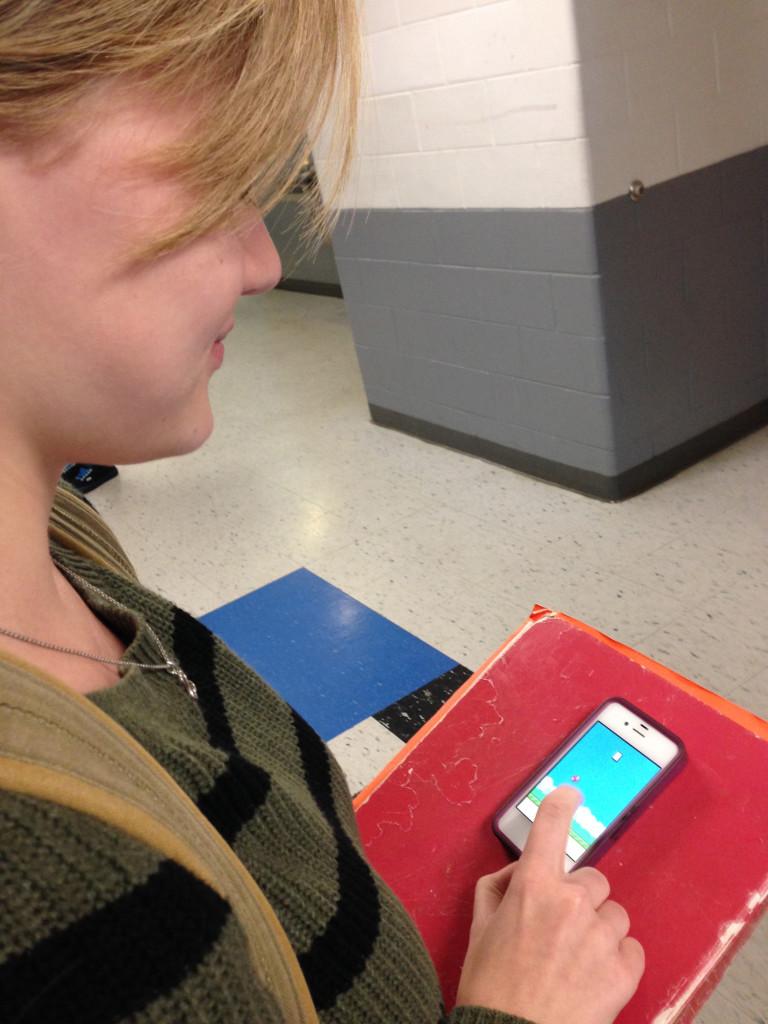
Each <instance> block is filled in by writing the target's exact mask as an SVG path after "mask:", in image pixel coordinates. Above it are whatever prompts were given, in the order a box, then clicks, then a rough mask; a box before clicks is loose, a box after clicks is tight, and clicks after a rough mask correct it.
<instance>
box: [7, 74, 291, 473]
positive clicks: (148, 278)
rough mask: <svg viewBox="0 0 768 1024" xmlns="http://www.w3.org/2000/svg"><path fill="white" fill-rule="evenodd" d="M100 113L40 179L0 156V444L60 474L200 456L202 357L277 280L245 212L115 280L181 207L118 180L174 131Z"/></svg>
mask: <svg viewBox="0 0 768 1024" xmlns="http://www.w3.org/2000/svg"><path fill="white" fill-rule="evenodd" d="M101 99H103V100H104V101H105V102H106V103H107V104H110V105H109V106H107V107H105V108H103V109H105V110H107V111H108V116H107V117H105V118H104V119H103V120H102V121H100V122H95V123H93V124H89V127H88V131H87V133H86V135H85V137H84V140H83V142H82V144H81V145H80V146H79V147H77V148H76V149H75V150H74V151H73V152H72V153H71V154H69V155H67V156H65V157H64V158H62V160H61V161H60V162H58V163H56V164H54V165H52V166H49V167H47V168H45V169H43V170H41V169H40V168H39V167H37V166H36V165H33V164H32V163H30V161H29V160H28V159H27V158H25V157H24V156H23V155H22V154H21V153H20V152H19V151H17V150H13V149H11V148H9V147H5V148H3V149H0V311H1V312H2V319H1V320H0V375H1V379H2V390H1V391H0V437H2V436H3V434H5V435H6V436H8V434H9V432H10V434H11V435H13V434H14V432H15V433H16V434H18V432H19V431H22V432H24V433H25V434H26V435H27V436H28V437H30V438H31V439H32V440H33V442H34V443H35V444H36V445H38V446H39V447H41V448H42V450H44V451H45V452H46V454H47V455H48V456H49V457H51V458H53V457H55V458H56V459H58V460H59V461H60V462H61V463H63V462H88V463H97V464H104V465H111V464H118V463H123V464H128V463H133V462H143V461H147V460H150V459H155V458H162V457H165V456H172V455H181V454H184V453H186V452H190V451H193V450H195V449H196V448H198V447H199V446H200V445H201V444H203V443H204V442H205V440H206V439H207V438H208V437H209V435H210V433H211V430H212V427H213V419H212V413H211V408H210V404H209V401H208V383H209V381H210V379H211V376H212V374H213V372H214V371H215V369H216V366H217V363H216V357H215V354H214V351H213V343H214V341H215V340H216V339H218V338H221V337H222V336H223V335H224V334H225V333H226V332H227V331H228V330H229V329H230V328H231V326H232V322H233V315H234V307H235V304H236V302H237V300H238V298H239V297H240V296H241V295H243V294H255V293H259V292H265V291H268V290H269V289H271V288H273V287H274V286H275V285H276V284H277V282H278V281H279V278H280V273H281V267H280V260H279V257H278V255H277V253H276V251H275V248H274V246H273V245H272V242H271V239H270V237H269V235H268V233H267V230H266V228H265V227H264V224H263V222H262V221H261V219H260V217H258V216H257V215H255V214H254V213H253V212H250V213H249V212H247V211H245V210H244V212H243V218H242V221H241V222H240V224H239V225H238V227H237V230H230V231H229V232H227V233H225V232H223V231H218V232H213V233H211V234H209V235H206V236H205V237H203V238H201V239H199V240H197V241H195V242H193V243H191V244H189V245H187V246H186V247H184V248H182V249H180V250H179V251H177V252H174V253H172V254H170V255H168V256H165V257H161V258H160V259H159V260H157V261H155V262H153V263H151V264H148V265H146V266H144V267H142V268H140V269H136V268H133V269H127V266H128V265H127V264H126V262H125V255H126V253H127V252H129V251H130V249H131V248H132V247H135V246H136V245H137V243H138V244H141V243H142V242H145V241H146V240H147V239H148V237H153V236H154V235H155V234H156V232H157V231H158V229H163V228H166V227H168V226H171V225H172V224H173V223H176V220H177V218H178V216H179V214H180V213H181V212H183V211H184V209H185V208H187V207H188V205H189V199H188V197H185V196H184V195H183V193H182V189H181V187H180V185H179V183H177V182H170V181H162V180H159V179H157V178H156V179H155V180H152V178H150V177H149V176H148V175H146V174H142V176H141V177H138V178H137V177H136V175H135V174H133V175H131V174H128V173H126V168H127V166H128V163H127V162H128V161H129V160H133V159H134V158H135V157H136V156H137V155H139V154H140V153H141V152H145V151H151V149H152V148H153V147H154V146H155V145H156V144H158V143H162V142H167V141H172V140H173V139H174V138H176V137H177V136H178V133H179V128H180V119H179V117H178V115H177V116H176V117H174V116H172V115H171V113H169V112H163V111H162V110H159V109H153V108H152V107H151V106H150V105H149V104H147V103H146V102H144V103H141V102H140V101H138V100H131V101H129V102H127V103H123V102H121V103H120V105H118V103H117V102H116V101H115V100H114V98H113V99H112V100H110V97H109V96H108V95H107V94H105V95H104V96H103V97H101V98H100V102H101ZM99 109H102V108H101V107H100V108H99ZM121 261H122V262H121ZM225 369H226V367H225Z"/></svg>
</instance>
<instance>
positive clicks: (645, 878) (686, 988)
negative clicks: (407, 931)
mask: <svg viewBox="0 0 768 1024" xmlns="http://www.w3.org/2000/svg"><path fill="white" fill-rule="evenodd" d="M614 696H619V697H624V698H626V699H627V700H629V701H630V702H631V703H633V704H635V705H637V707H638V708H640V709H644V710H646V711H647V712H648V714H649V715H651V716H652V717H653V718H656V719H658V721H660V722H661V723H662V724H663V725H666V726H667V727H668V728H669V729H671V730H672V731H673V732H675V733H677V734H679V735H680V736H681V738H682V739H683V741H684V743H685V744H686V747H687V749H688V758H689V760H688V763H687V764H686V766H685V767H684V769H683V771H682V773H681V774H680V775H679V776H678V777H677V778H676V779H674V780H673V781H672V782H671V783H670V784H669V786H668V787H667V788H666V789H664V790H663V791H662V792H661V793H660V794H659V795H658V796H657V797H656V798H655V799H654V800H653V801H652V802H651V803H650V804H649V805H648V806H647V808H646V809H645V810H644V811H643V812H642V813H641V814H640V815H639V816H638V817H637V819H636V820H635V821H634V822H633V823H632V824H631V825H630V826H629V827H628V828H627V829H626V831H625V832H624V833H623V834H622V835H621V836H619V837H618V839H617V840H616V842H615V843H614V844H613V845H612V846H610V847H609V848H608V850H607V851H606V852H605V854H604V855H603V856H602V858H601V859H600V860H599V861H598V863H597V865H596V866H597V867H598V868H599V869H600V870H601V871H603V872H604V873H605V874H606V875H607V876H608V878H609V879H610V882H611V886H612V893H611V898H612V899H616V900H617V901H618V902H619V903H622V904H623V905H624V906H625V907H626V908H627V910H628V912H629V915H630V919H631V921H632V932H631V934H632V935H634V936H635V937H636V938H638V939H639V940H640V942H641V943H642V944H643V946H644V947H645V951H646V962H647V966H646V972H645V975H644V976H643V979H642V981H641V984H640V988H639V989H638V992H637V994H636V995H635V997H634V998H633V999H632V1001H631V1002H630V1003H629V1005H628V1006H627V1007H626V1008H625V1010H624V1011H623V1012H622V1014H621V1015H620V1016H619V1017H618V1018H617V1020H618V1021H619V1022H620V1024H672V1022H690V1021H692V1020H693V1018H694V1016H695V1013H696V1011H697V1010H698V1009H699V1008H700V1007H701V1005H702V1003H703V1002H704V1000H705V999H706V997H707V995H708V994H709V993H710V992H711V991H712V989H713V988H714V986H715V984H716V983H717V981H718V980H719V978H720V976H721V975H722V973H723V971H724V970H725V967H726V966H727V964H728V962H729V961H730V959H731V958H732V956H733V954H734V953H735V951H736V949H737V947H738V946H739V945H740V944H741V943H742V942H743V941H744V940H745V939H746V937H747V934H748V933H749V931H750V930H751V928H752V927H754V924H755V923H756V921H757V918H758V916H759V914H760V913H761V911H762V910H763V909H764V907H765V903H766V900H767V899H768V841H767V840H766V837H767V836H768V785H767V784H766V780H768V723H766V722H764V721H763V720H762V719H759V718H757V717H755V716H753V715H750V714H749V713H748V712H745V711H744V710H743V709H741V708H738V707H736V706H735V705H732V704H729V703H728V702H726V701H724V700H722V699H721V698H719V697H717V696H715V695H714V694H711V693H709V691H707V690H704V689H702V688H701V687H698V686H697V685H696V684H694V683H691V682H690V681H689V680H685V679H683V678H682V677H679V676H676V675H675V674H674V673H672V672H670V671H669V670H668V669H665V668H664V667H662V666H660V665H657V664H655V663H654V662H652V661H650V660H649V659H648V658H646V657H644V656H643V655H640V654H637V653H636V652H634V651H632V650H630V649H629V648H625V647H622V646H621V645H620V644H618V643H616V642H615V641H612V640H609V639H608V638H607V637H604V636H602V635H601V634H599V633H597V632H596V631H595V630H593V629H591V628H590V627H588V626H585V625H583V624H582V623H579V622H577V621H576V620H574V619H571V618H569V617H568V616H564V615H561V614H559V613H558V614H556V613H552V612H548V611H547V610H546V609H540V608H537V609H535V611H534V613H533V614H532V616H531V619H530V620H529V621H528V622H527V623H526V624H525V625H524V626H523V627H522V628H521V630H520V631H519V632H518V633H517V634H516V635H515V636H513V637H512V638H511V639H510V641H508V643H507V644H506V645H505V646H504V647H502V648H501V650H500V651H499V652H498V653H497V654H496V655H494V657H493V658H491V659H490V660H489V662H487V663H486V665H484V666H483V668H482V669H481V670H480V671H479V672H477V673H476V674H475V675H474V676H473V677H472V679H470V680H468V682H467V683H465V684H464V686H463V687H462V688H461V689H460V690H459V691H458V692H457V693H456V694H455V695H454V696H453V697H452V698H451V700H450V701H449V702H448V703H447V704H446V705H445V707H444V708H442V709H441V711H440V712H439V713H438V715H436V716H435V718H434V719H433V720H432V721H430V722H428V723H427V725H425V726H424V728H423V729H422V730H421V732H420V733H419V734H418V735H417V736H415V737H414V738H413V740H411V742H410V743H409V744H408V745H407V746H406V748H405V749H404V751H403V753H402V754H401V755H400V756H399V757H398V758H397V759H396V761H394V762H393V763H392V765H390V766H389V767H388V768H387V770H386V771H385V772H383V773H382V775H380V776H379V777H378V778H377V779H376V780H374V782H373V783H372V784H371V785H370V786H369V787H367V789H366V790H364V791H363V792H362V793H361V794H360V796H359V797H358V798H357V800H356V802H355V806H356V810H357V818H358V823H359V826H360V831H361V835H362V838H363V842H364V845H365V848H366V852H367V854H368V857H369V859H370V861H371V863H372V864H373V866H374V868H375V869H376V870H377V871H378V872H379V873H380V874H381V875H382V876H383V877H384V879H385V880H386V881H387V882H388V883H389V885H390V886H391V887H392V888H393V889H394V891H395V892H396V893H397V895H398V896H399V897H400V899H401V900H402V902H403V903H404V904H405V906H406V907H407V909H408V911H409V912H410V914H411V916H412V917H413V919H414V921H415V922H416V925H417V926H418V928H419V930H420V932H421V934H422V936H423V938H424V941H425V943H426V945H427V947H428V949H429V950H430V953H431V954H432V958H433V960H434V963H435V966H436V968H437V971H438V974H439V975H440V979H441V983H442V986H443V994H444V997H445V1000H446V1004H447V1005H448V1006H449V1007H450V1006H452V1005H453V1002H454V999H455V993H456V987H457V984H458V978H459V973H460V969H461V964H462V959H463V955H464V951H465V949H466V942H467V935H468V932H469V924H470V920H471V913H472V897H473V889H474V884H475V881H476V879H477V877H478V876H479V875H481V874H486V873H488V872H491V871H495V870H497V869H498V868H500V867H502V866H503V865H504V864H505V863H506V862H507V859H508V858H507V854H506V853H505V852H504V850H503V849H502V847H501V845H500V843H499V841H498V840H497V839H496V838H495V836H494V835H493V833H492V831H491V821H492V818H493V815H494V812H495V811H496V810H497V809H498V807H499V805H500V804H501V802H502V801H503V800H504V799H505V798H506V797H507V796H508V795H509V794H510V793H511V792H512V791H513V790H514V789H515V787H516V786H518V785H520V784H521V783H522V782H523V780H524V779H525V777H526V776H528V775H529V774H530V773H531V772H533V771H534V770H535V768H536V767H537V765H538V764H539V763H540V762H541V761H542V759H543V758H544V757H545V755H546V754H547V753H548V752H549V751H551V750H552V749H554V748H555V747H556V746H557V745H558V744H559V743H560V741H561V740H562V739H563V737H564V736H566V735H567V734H568V733H569V732H571V730H572V729H573V728H575V726H577V725H578V724H579V723H580V722H582V721H583V720H584V718H586V716H587V715H588V713H590V712H591V711H593V710H594V709H595V708H596V707H597V706H598V705H599V704H601V703H602V702H603V701H605V700H607V699H608V698H609V697H614ZM766 996H767V1001H768V982H766Z"/></svg>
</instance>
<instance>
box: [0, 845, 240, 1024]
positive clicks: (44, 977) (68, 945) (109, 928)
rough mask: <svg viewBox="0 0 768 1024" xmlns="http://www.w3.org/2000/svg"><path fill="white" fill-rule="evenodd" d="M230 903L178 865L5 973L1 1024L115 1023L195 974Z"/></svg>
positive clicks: (0, 972)
mask: <svg viewBox="0 0 768 1024" xmlns="http://www.w3.org/2000/svg"><path fill="white" fill-rule="evenodd" d="M229 914H230V907H229V904H228V903H226V902H225V901H224V900H222V899H221V897H220V896H219V895H218V894H217V893H215V892H214V891H213V890H212V889H210V888H209V887H208V886H207V885H205V884H204V883H203V882H201V881H199V880H198V879H197V878H195V877H194V875H192V874H190V873H189V872H188V871H186V870H185V869H184V868H182V867H180V866H179V865H178V864H176V863H174V862H173V861H163V863H162V864H161V865H160V867H159V868H158V869H157V871H155V872H154V874H152V875H151V876H150V877H149V878H148V879H147V881H146V882H144V883H143V884H141V885H137V886H134V887H133V888H132V889H131V890H130V891H129V892H127V893H126V894H125V895H123V896H120V897H118V898H117V899H115V900H113V901H112V902H111V903H109V904H107V905H106V906H104V907H102V908H100V909H99V910H96V911H93V913H91V914H88V915H87V916H86V917H83V918H81V919H80V920H79V921H76V922H75V923H73V924H71V925H69V926H68V927H67V928H63V929H61V930H59V931H57V932H54V933H53V934H52V935H49V936H47V937H46V938H45V939H43V940H42V941H41V942H38V943H37V944H36V945H35V946H33V947H32V948H31V949H29V950H28V951H26V952H24V953H21V954H18V955H15V956H11V957H9V958H8V959H7V960H6V961H5V962H4V963H3V964H2V965H1V966H0V1007H2V1020H3V1022H4V1024H52V1022H53V1021H55V1022H56V1024H111V1022H113V1021H122V1020H126V1019H128V1018H129V1017H130V1016H131V1015H132V1014H136V1013H139V1012H140V1011H141V1010H142V1009H144V1008H145V1007H147V1006H149V1004H150V1003H152V1002H153V1001H154V1000H155V999H157V998H158V997H160V996H162V995H163V994H164V993H168V992H172V991H173V990H174V989H175V988H176V987H177V986H178V985H180V984H182V983H183V982H184V980H185V978H187V977H188V976H189V975H190V974H192V973H193V972H194V971H195V969H196V968H197V966H198V965H199V964H200V962H201V961H202V960H203V958H204V957H205V956H206V955H207V954H208V952H209V951H210V949H211V948H212V946H213V945H214V944H215V943H216V941H217V940H218V938H219V935H220V934H221V931H222V928H223V927H224V924H225V923H226V921H227V918H228V916H229Z"/></svg>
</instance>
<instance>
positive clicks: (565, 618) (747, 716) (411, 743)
mask: <svg viewBox="0 0 768 1024" xmlns="http://www.w3.org/2000/svg"><path fill="white" fill-rule="evenodd" d="M545 618H552V619H560V620H561V621H562V622H567V623H569V624H570V625H571V626H575V627H576V628H577V629H580V630H581V631H582V632H584V633H586V634H588V635H589V636H593V637H595V639H597V640H599V641H600V642H601V643H604V644H607V645H608V646H609V647H611V648H613V650H615V651H619V652H620V653H621V654H623V655H624V656H625V657H627V658H629V659H630V660H631V661H634V662H635V663H636V664H638V665H642V666H643V668H647V669H650V670H651V671H652V672H654V673H655V674H656V675H657V676H661V678H662V679H665V680H666V681H667V682H668V683H672V685H673V686H677V687H678V688H679V689H681V690H684V691H685V692H686V693H690V694H691V695H692V696H694V697H696V698H697V700H700V701H702V703H704V704H707V705H709V707H711V708H713V709H714V710H715V711H717V712H718V714H721V715H724V716H725V717H726V718H730V719H731V720H732V721H734V722H736V724H737V725H740V726H742V727H743V728H745V729H747V730H748V731H749V732H751V733H753V734H754V735H756V736H759V737H760V738H761V739H764V740H768V722H766V721H765V720H764V719H762V718H759V717H758V716H757V715H755V714H753V713H752V712H751V711H747V709H746V708H742V707H740V706H739V705H738V704H734V703H732V702H731V701H729V700H727V699H726V698H725V697H721V696H720V695H719V694H717V693H713V692H712V691H711V690H707V689H706V687H704V686H701V685H699V683H694V682H693V681H692V680H690V679H686V677H685V676H681V675H680V674H679V673H678V672H673V671H672V669H670V668H667V667H666V665H661V664H660V663H659V662H658V661H654V660H653V659H652V658H649V657H648V655H647V654H641V653H640V651H636V650H635V649H634V648H633V647H628V646H627V645H626V644H623V643H621V642H620V641H619V640H614V639H613V637H610V636H607V635H606V634H605V633H601V632H600V630H599V629H595V628H594V626H588V625H587V624H586V623H584V622H581V621H579V619H574V618H573V617H572V616H570V615H566V614H565V613H564V612H553V611H552V610H551V609H550V608H545V607H544V606H543V605H540V604H536V605H534V606H533V609H532V611H531V614H530V615H529V617H528V618H527V619H526V621H525V622H524V623H523V624H522V625H521V626H520V628H519V629H517V630H516V631H515V632H514V633H513V634H512V635H511V636H510V637H508V639H507V640H505V641H504V643H503V644H502V645H501V646H500V647H499V648H498V650H496V651H495V652H494V653H493V654H492V655H491V656H490V657H489V658H487V659H486V660H485V661H484V662H483V664H482V665H481V666H480V668H479V669H478V670H477V671H476V672H474V673H473V674H472V675H471V676H470V677H469V679H467V681H466V682H465V683H463V684H462V685H461V686H460V687H459V688H458V690H456V692H455V693H453V694H451V696H450V697H449V698H448V700H447V701H446V702H445V704H443V706H442V707H441V708H439V709H438V711H436V712H435V714H434V715H433V716H432V718H430V719H429V721H428V722H425V723H424V725H423V726H422V727H421V729H419V731H418V732H417V733H416V734H415V735H414V736H412V737H411V739H410V740H408V742H407V743H406V744H405V746H404V747H403V749H402V750H400V751H399V752H398V753H397V754H396V755H395V756H394V757H393V758H392V760H391V761H390V762H389V763H388V764H386V765H385V766H384V768H382V770H381V771H380V772H379V773H378V774H377V775H376V776H375V778H374V779H373V780H372V781H371V782H369V783H368V785H367V786H365V787H364V789H361V790H360V792H359V793H358V794H357V796H356V797H355V798H354V800H353V801H352V805H353V807H354V809H355V810H356V811H358V810H359V809H360V808H361V807H362V806H363V805H364V804H365V803H366V802H367V801H368V799H369V798H370V797H371V796H372V795H373V793H374V792H375V791H376V789H378V787H379V786H380V785H381V783H382V782H383V781H384V779H386V778H387V777H388V776H389V775H391V774H392V772H393V771H395V769H396V768H399V766H400V765H401V764H402V763H403V762H404V761H405V760H406V759H407V757H408V756H409V754H410V753H411V751H412V750H413V749H414V748H415V747H417V746H418V745H419V743H421V742H422V740H423V739H424V738H425V737H426V736H428V735H429V733H430V732H431V731H432V730H433V729H435V728H437V726H438V725H439V724H440V722H442V720H443V719H444V718H445V716H446V715H447V714H449V713H450V711H451V709H452V708H453V707H454V705H456V704H458V702H459V701H460V700H461V699H462V698H463V696H464V694H465V693H466V692H467V691H468V690H469V689H471V688H472V686H473V685H474V684H475V682H476V681H477V680H478V679H479V678H480V677H481V676H482V675H483V674H484V673H485V671H486V669H487V668H489V666H490V665H492V664H493V662H495V661H496V660H497V659H498V658H499V657H501V655H502V654H503V653H504V651H506V650H507V648H508V647H511V646H512V644H515V643H517V642H518V641H519V640H520V638H521V637H522V636H523V635H524V634H525V633H527V632H528V630H529V629H530V628H531V627H532V626H534V625H535V624H536V623H537V622H540V621H541V620H542V619H545Z"/></svg>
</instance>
